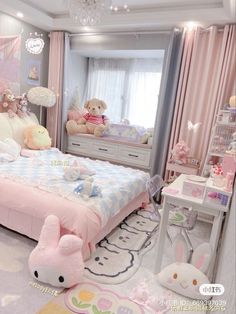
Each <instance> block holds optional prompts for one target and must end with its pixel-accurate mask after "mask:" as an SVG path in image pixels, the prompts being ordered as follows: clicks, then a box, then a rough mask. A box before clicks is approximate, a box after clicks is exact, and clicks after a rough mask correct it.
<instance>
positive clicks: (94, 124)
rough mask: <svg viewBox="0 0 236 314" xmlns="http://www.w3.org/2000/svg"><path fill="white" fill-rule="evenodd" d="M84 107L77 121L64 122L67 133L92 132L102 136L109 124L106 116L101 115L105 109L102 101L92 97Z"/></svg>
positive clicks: (105, 106)
mask: <svg viewBox="0 0 236 314" xmlns="http://www.w3.org/2000/svg"><path fill="white" fill-rule="evenodd" d="M84 108H85V109H87V110H88V113H86V114H85V115H84V116H83V117H82V118H81V119H79V120H78V121H74V120H69V121H68V122H67V124H66V129H67V132H68V134H69V135H72V134H76V133H85V134H94V135H95V136H98V137H99V136H102V135H103V134H104V132H105V130H106V129H107V128H108V126H109V120H108V118H107V117H106V116H105V115H103V112H104V111H105V110H106V109H107V105H106V104H105V102H104V101H102V100H99V99H97V98H93V99H91V100H89V101H87V102H86V103H85V105H84Z"/></svg>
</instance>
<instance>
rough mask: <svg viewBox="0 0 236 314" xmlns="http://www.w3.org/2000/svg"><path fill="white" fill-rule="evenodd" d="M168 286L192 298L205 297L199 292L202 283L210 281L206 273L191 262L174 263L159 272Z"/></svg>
mask: <svg viewBox="0 0 236 314" xmlns="http://www.w3.org/2000/svg"><path fill="white" fill-rule="evenodd" d="M158 280H159V282H160V283H162V284H163V285H164V286H165V287H166V288H168V289H170V290H172V291H175V292H177V293H179V294H182V295H185V296H187V297H190V298H192V299H203V297H204V296H203V295H201V294H200V292H199V287H200V285H202V284H208V283H210V282H209V280H208V278H207V277H206V275H204V274H203V273H202V272H201V271H200V270H198V269H197V268H196V267H194V266H193V265H191V264H187V263H173V264H171V265H169V266H167V267H166V268H165V269H164V270H162V271H161V272H160V273H159V274H158Z"/></svg>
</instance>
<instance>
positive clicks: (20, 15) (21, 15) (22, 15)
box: [16, 12, 24, 19]
mask: <svg viewBox="0 0 236 314" xmlns="http://www.w3.org/2000/svg"><path fill="white" fill-rule="evenodd" d="M16 16H17V17H19V18H21V19H22V18H23V17H24V14H23V13H22V12H17V14H16Z"/></svg>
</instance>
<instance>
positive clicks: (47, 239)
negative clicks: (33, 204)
mask: <svg viewBox="0 0 236 314" xmlns="http://www.w3.org/2000/svg"><path fill="white" fill-rule="evenodd" d="M59 238H60V221H59V218H58V217H57V216H54V215H49V216H47V218H46V219H45V222H44V225H43V228H42V230H41V234H40V237H39V245H40V246H41V247H42V248H45V247H48V246H52V247H56V246H57V245H58V241H59Z"/></svg>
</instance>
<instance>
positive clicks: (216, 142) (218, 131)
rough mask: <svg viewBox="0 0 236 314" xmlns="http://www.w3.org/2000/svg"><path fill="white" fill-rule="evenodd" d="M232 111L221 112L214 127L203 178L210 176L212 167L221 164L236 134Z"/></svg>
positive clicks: (235, 123) (235, 122)
mask: <svg viewBox="0 0 236 314" xmlns="http://www.w3.org/2000/svg"><path fill="white" fill-rule="evenodd" d="M230 119H231V116H230V111H228V110H220V112H219V114H218V116H217V118H216V123H215V126H214V127H213V130H212V134H211V140H210V145H209V148H208V153H207V157H206V160H205V164H204V167H203V173H202V174H203V176H208V175H209V174H210V169H211V166H212V165H214V164H218V163H221V161H222V159H223V157H224V154H225V152H226V151H227V149H228V147H229V145H230V143H231V141H232V134H233V133H234V132H236V121H234V120H233V121H231V120H230Z"/></svg>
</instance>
